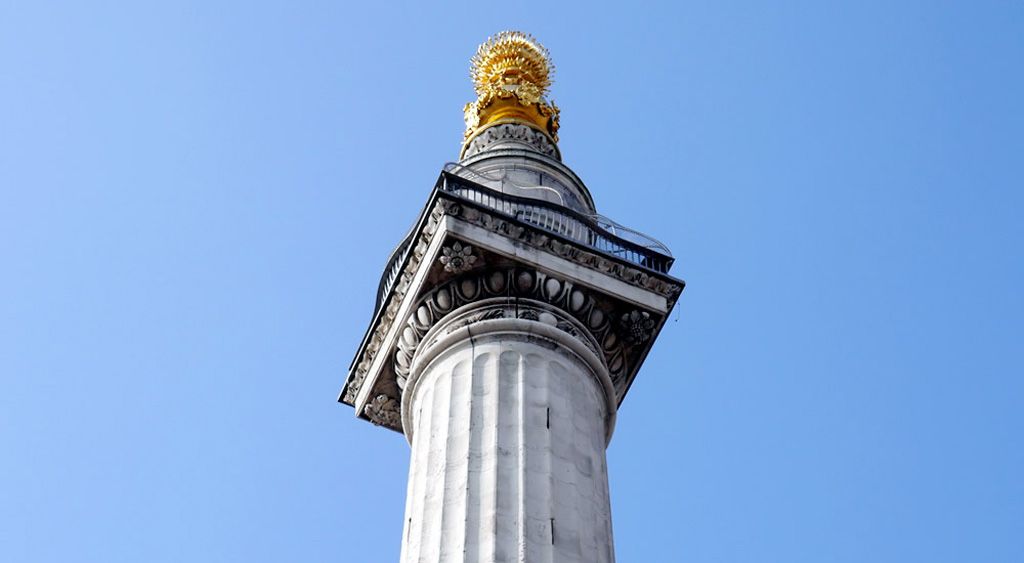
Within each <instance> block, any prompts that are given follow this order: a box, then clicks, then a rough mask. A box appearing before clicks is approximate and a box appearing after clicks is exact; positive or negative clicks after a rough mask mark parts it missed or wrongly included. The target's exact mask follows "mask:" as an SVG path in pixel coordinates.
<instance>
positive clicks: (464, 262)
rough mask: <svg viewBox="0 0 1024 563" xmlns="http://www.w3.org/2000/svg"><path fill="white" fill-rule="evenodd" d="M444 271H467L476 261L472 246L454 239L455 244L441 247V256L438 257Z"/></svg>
mask: <svg viewBox="0 0 1024 563" xmlns="http://www.w3.org/2000/svg"><path fill="white" fill-rule="evenodd" d="M438 261H439V262H441V265H442V266H444V271H446V272H448V273H451V274H461V273H463V272H468V271H469V270H470V269H471V268H472V267H473V264H474V263H476V256H474V255H473V247H472V246H470V245H468V244H466V245H464V244H462V243H461V242H459V241H455V244H453V245H451V246H446V247H444V248H442V249H441V257H440V258H438Z"/></svg>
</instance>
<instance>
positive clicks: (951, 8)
mask: <svg viewBox="0 0 1024 563" xmlns="http://www.w3.org/2000/svg"><path fill="white" fill-rule="evenodd" d="M137 4H138V3H129V2H124V3H121V4H115V3H106V2H95V3H94V2H89V3H86V2H76V3H67V4H64V5H59V4H51V3H49V2H40V1H32V2H28V1H25V2H17V3H12V2H8V3H5V4H3V5H2V6H0V268H2V270H0V273H2V275H0V383H2V388H0V560H2V561H10V562H19V563H20V562H30V563H34V562H47V563H49V562H61V563H66V562H72V561H74V562H78V561H83V562H101V563H108V562H133V563H135V562H139V561H145V562H147V563H156V562H184V561H188V562H218V563H219V562H235V561H237V562H246V563H251V562H285V561H287V562H292V561H294V562H320V561H322V562H337V561H343V562H349V563H387V562H391V561H397V558H398V552H399V544H400V536H401V527H402V512H403V507H404V496H405V479H406V468H407V462H408V447H407V445H406V443H405V441H404V439H403V438H402V437H401V436H399V435H398V434H393V433H389V432H386V431H383V430H381V429H378V428H375V427H373V426H371V425H369V424H366V423H362V422H358V421H356V420H354V419H353V418H352V414H353V413H352V410H351V409H350V408H349V407H346V406H343V405H340V404H337V403H335V398H336V395H337V392H338V390H339V389H340V387H341V385H342V382H343V380H344V377H345V374H346V369H347V367H348V363H349V361H350V360H351V357H352V354H353V353H354V351H355V349H356V346H357V345H358V342H359V339H360V338H361V336H362V334H363V331H364V329H365V327H366V324H367V322H368V320H369V317H370V314H371V309H372V306H373V298H374V292H375V290H376V287H377V281H378V276H379V274H380V271H381V269H382V266H383V263H384V261H385V259H386V256H387V254H388V252H389V251H390V249H391V248H392V247H393V245H394V244H395V243H396V242H397V241H398V239H399V238H400V237H401V236H402V234H403V233H404V232H405V230H406V229H407V228H408V226H409V224H410V223H411V222H412V220H413V219H414V218H415V216H416V214H417V213H418V211H419V209H420V207H421V206H422V204H423V202H424V200H425V198H426V197H427V195H428V193H429V191H430V188H431V186H432V184H433V182H434V180H435V178H436V176H437V173H438V172H439V170H440V169H441V166H442V165H443V164H444V163H445V162H446V161H450V160H453V159H454V158H455V157H456V155H457V151H458V148H459V141H460V139H461V135H462V127H463V125H462V121H461V119H462V105H463V104H464V103H465V102H467V101H470V100H471V99H472V89H471V85H470V83H469V81H468V78H467V65H468V59H469V57H470V55H471V54H472V53H473V51H474V49H475V48H476V45H477V44H478V43H480V42H481V41H482V40H483V39H485V38H486V37H487V36H488V35H489V34H492V33H494V32H496V31H499V30H501V29H505V28H518V29H522V30H525V31H528V32H531V33H533V34H535V35H536V36H537V37H538V38H540V40H541V41H542V42H544V43H545V45H546V46H547V47H548V48H549V49H550V50H551V52H552V54H553V57H554V59H555V63H556V65H557V66H558V72H557V74H556V83H555V86H554V90H553V98H554V99H555V101H556V102H557V103H558V104H559V105H560V106H561V107H562V110H563V118H562V126H563V129H562V141H561V147H562V150H563V153H564V155H565V160H566V162H567V163H568V164H569V165H571V166H572V167H573V168H574V169H575V170H576V171H577V172H578V173H579V174H580V175H581V176H582V177H583V178H584V179H585V180H586V181H587V182H588V184H589V186H590V189H591V191H592V192H593V195H594V197H595V199H596V201H597V204H598V208H599V209H600V211H602V212H603V213H605V214H607V215H609V216H611V217H613V218H616V219H617V220H619V221H620V222H622V223H624V224H627V225H630V226H635V227H636V228H638V229H640V230H643V231H645V232H648V233H650V234H651V235H653V236H655V237H657V238H659V239H661V240H663V241H664V242H666V243H667V244H668V245H669V246H670V247H671V248H672V249H673V250H674V252H675V255H676V257H677V259H678V260H677V263H676V269H675V270H674V273H675V274H676V275H678V276H680V277H682V278H684V279H686V281H687V282H688V287H687V290H686V291H685V292H684V293H683V296H682V299H681V300H680V302H679V305H678V307H677V309H676V311H675V312H674V313H673V315H672V320H671V321H670V322H669V323H668V324H667V325H666V328H665V330H664V332H663V333H662V335H661V338H660V340H659V342H658V343H657V345H656V346H655V348H654V350H653V352H652V354H651V356H650V358H649V360H648V362H647V364H646V365H645V367H644V369H643V371H642V372H641V374H640V378H639V379H638V381H637V383H636V384H635V385H634V386H633V388H632V391H631V393H630V396H629V397H628V398H627V400H626V402H625V404H624V406H623V408H622V410H621V412H620V416H619V423H618V427H617V431H616V435H615V438H614V440H613V442H612V445H611V448H610V449H609V454H608V455H609V465H610V471H611V487H612V496H613V498H612V502H613V511H614V527H615V535H616V543H617V545H616V548H617V553H618V558H619V560H620V561H622V562H624V563H637V562H655V563H657V562H677V561H678V562H686V563H705V562H706V563H710V562H725V563H742V562H757V563H769V562H785V563H823V562H829V563H831V562H849V563H864V562H869V561H870V562H872V563H906V562H908V561H921V562H928V563H944V562H958V563H959V562H972V563H973V562H984V563H993V562H1012V561H1020V558H1021V554H1022V553H1024V477H1022V475H1024V438H1022V436H1024V361H1022V350H1024V346H1022V342H1021V339H1022V333H1024V320H1022V319H1024V299H1022V294H1024V292H1022V290H1021V284H1022V281H1021V280H1022V276H1024V260H1022V246H1024V228H1022V226H1021V219H1022V216H1024V205H1022V204H1024V195H1022V189H1024V108H1022V100H1024V75H1022V68H1024V66H1022V65H1024V63H1022V61H1024V5H1022V4H1021V3H1020V2H1014V1H1009V0H1007V1H1003V2H966V1H965V2H959V3H954V2H923V1H922V2H845V3H838V2H837V3H827V2H810V1H808V2H764V3H745V2H672V3H664V4H662V5H658V6H655V5H630V4H629V3H622V4H619V5H614V6H613V5H601V4H599V3H593V2H590V3H581V4H576V5H573V6H570V5H563V4H561V3H558V4H557V5H556V3H509V2H500V3H499V2H490V3H489V2H472V3H465V4H458V5H456V4H452V5H446V6H442V5H440V4H433V3H429V4H428V3H421V4H409V5H406V6H389V5H388V3H386V2H353V3H342V2H282V3H280V4H277V5H270V4H264V3H253V2H236V3H213V2H175V3H170V2H168V3H163V4H157V3H152V4H150V5H147V6H145V7H142V6H139V5H137Z"/></svg>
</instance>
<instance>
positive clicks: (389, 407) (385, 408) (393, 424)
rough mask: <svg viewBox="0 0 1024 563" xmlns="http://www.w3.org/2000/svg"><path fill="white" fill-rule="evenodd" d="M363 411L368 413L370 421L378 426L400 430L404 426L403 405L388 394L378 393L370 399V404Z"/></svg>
mask: <svg viewBox="0 0 1024 563" xmlns="http://www.w3.org/2000/svg"><path fill="white" fill-rule="evenodd" d="M363 412H364V413H366V417H367V418H369V419H370V422H372V423H374V424H376V425H377V426H387V427H388V428H395V429H399V430H400V429H401V428H402V405H401V403H399V402H398V399H395V398H392V397H389V396H387V395H377V396H376V397H374V398H373V400H372V401H370V404H368V405H366V408H365V409H363Z"/></svg>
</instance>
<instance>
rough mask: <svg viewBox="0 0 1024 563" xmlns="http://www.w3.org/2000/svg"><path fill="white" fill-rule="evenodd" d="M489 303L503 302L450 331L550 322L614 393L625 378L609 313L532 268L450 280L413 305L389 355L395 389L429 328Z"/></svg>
mask: <svg viewBox="0 0 1024 563" xmlns="http://www.w3.org/2000/svg"><path fill="white" fill-rule="evenodd" d="M495 298H498V299H503V300H504V304H495V305H492V306H489V307H486V308H483V309H482V310H480V311H476V310H474V312H473V315H475V316H467V318H466V319H465V321H464V322H462V323H461V324H460V323H459V322H455V323H453V324H452V327H454V328H459V327H462V326H465V325H466V324H470V323H472V322H478V321H479V320H481V319H483V318H521V319H526V320H533V321H537V322H543V323H545V324H552V322H553V323H554V324H552V326H556V327H557V328H559V329H561V330H563V331H565V332H568V333H569V334H572V335H573V336H575V337H577V338H578V339H580V340H581V341H582V342H583V343H584V344H586V345H587V346H588V347H590V348H591V349H592V350H593V351H594V352H595V353H596V354H597V355H598V357H601V358H603V359H604V362H605V365H606V366H607V367H608V372H609V375H610V377H611V380H612V383H613V384H614V385H615V387H616V388H618V387H619V384H620V383H621V382H622V378H623V376H624V374H625V369H624V368H625V367H626V355H627V351H628V348H629V347H630V344H629V343H628V342H626V341H625V339H623V338H621V337H620V335H619V331H618V330H614V328H615V327H614V326H613V324H612V322H611V318H612V316H613V313H612V312H611V311H608V310H605V309H604V308H602V307H601V306H599V305H598V304H597V302H596V301H595V300H594V298H593V297H591V295H590V294H589V292H587V291H584V290H581V289H579V288H577V287H575V286H574V285H573V283H572V282H569V281H565V280H562V279H559V278H556V277H553V276H549V275H547V274H545V273H543V272H538V271H536V270H532V269H508V270H497V271H491V272H485V273H481V274H475V275H474V274H470V275H466V276H463V277H460V278H457V279H454V280H452V281H450V282H448V283H446V284H443V285H441V286H439V287H437V288H436V289H434V290H433V291H431V292H430V293H427V294H426V295H424V296H423V297H422V298H420V300H419V301H417V303H416V305H415V307H414V312H413V314H411V315H410V316H409V319H408V320H407V321H406V323H405V327H404V328H403V329H402V333H401V338H399V341H398V346H397V350H396V351H395V357H394V370H395V374H396V376H397V383H398V386H399V388H402V389H404V388H405V384H406V382H407V381H408V379H409V375H410V369H411V367H412V362H413V358H414V357H415V355H416V351H417V349H418V348H419V346H420V344H421V342H422V340H423V337H424V336H425V335H426V334H427V332H429V331H430V329H431V328H432V327H433V326H434V325H435V324H437V323H438V322H441V320H442V319H445V318H446V317H447V316H448V315H449V314H450V313H452V312H453V311H455V310H456V309H458V308H460V307H462V306H464V305H467V304H470V303H475V302H478V301H484V300H494V299H495ZM520 298H525V300H521V299H520ZM527 300H528V301H527ZM534 302H539V304H540V305H544V304H547V305H550V306H552V307H554V308H555V309H557V311H561V312H562V313H564V314H566V315H568V316H570V317H572V318H575V319H576V320H577V321H579V322H580V326H581V327H583V329H585V330H586V331H587V332H588V334H587V335H586V336H585V337H584V335H582V334H580V331H579V330H578V329H577V328H576V327H573V326H571V325H570V324H568V323H562V325H564V326H562V325H559V323H558V320H557V318H556V317H555V316H554V315H552V313H551V311H550V310H548V309H547V308H546V307H543V306H537V305H533V303H534ZM520 311H522V313H523V314H522V315H520V314H519V312H520ZM486 315H491V316H490V317H486ZM648 318H649V317H648ZM446 322H448V321H446ZM454 328H451V329H450V330H454Z"/></svg>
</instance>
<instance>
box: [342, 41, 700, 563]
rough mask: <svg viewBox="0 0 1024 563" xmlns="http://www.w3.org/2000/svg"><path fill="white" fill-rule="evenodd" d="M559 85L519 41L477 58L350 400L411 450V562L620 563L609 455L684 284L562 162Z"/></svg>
mask: <svg viewBox="0 0 1024 563" xmlns="http://www.w3.org/2000/svg"><path fill="white" fill-rule="evenodd" d="M552 74H553V67H552V64H551V59H550V56H549V54H548V52H547V50H546V49H544V47H542V46H541V45H540V43H538V42H537V40H536V39H534V38H533V37H531V36H529V35H526V34H524V33H519V32H502V33H499V34H498V35H496V36H495V37H493V38H490V39H488V40H487V41H486V42H485V43H484V44H482V45H481V46H480V48H479V50H478V51H477V53H476V55H475V56H474V57H473V59H472V63H471V75H472V79H473V83H474V86H475V89H476V94H477V99H476V101H474V102H472V103H469V104H467V105H466V107H465V120H466V134H465V138H464V139H463V143H462V150H461V153H460V155H459V162H458V163H450V164H448V165H446V166H445V167H444V169H443V171H442V172H441V174H440V177H439V178H438V180H437V182H436V183H435V185H434V189H433V191H432V192H431V193H430V195H429V197H428V198H427V202H426V205H425V206H424V208H423V211H422V213H421V214H420V216H419V218H418V219H417V220H416V222H415V224H414V225H413V227H412V229H411V230H410V231H409V233H408V234H407V235H406V236H405V238H404V239H403V240H402V241H401V243H399V244H398V246H397V247H396V248H395V250H394V252H392V254H391V257H390V258H389V260H388V262H387V265H386V267H385V269H384V273H383V276H382V278H381V282H380V286H379V288H378V291H377V297H376V299H377V301H376V311H375V313H374V315H373V319H372V321H371V322H370V326H369V328H368V329H367V331H366V336H365V337H364V338H363V341H362V343H361V344H360V345H359V349H358V351H357V352H356V355H355V359H354V360H353V362H352V365H351V368H350V369H349V373H348V377H347V379H346V381H345V385H344V388H343V389H342V391H341V396H340V397H339V400H340V401H341V402H343V403H345V404H348V405H351V406H353V407H354V408H355V412H356V416H358V417H359V418H362V419H365V420H368V421H370V422H372V423H374V424H377V425H379V426H382V427H384V428H387V429H389V430H393V431H396V432H402V433H403V434H404V435H405V437H406V439H407V440H408V441H409V443H410V444H411V449H412V452H411V460H410V467H409V481H408V492H407V500H406V509H405V520H404V531H403V533H402V537H401V542H402V555H401V561H402V562H403V563H456V562H458V563H463V562H465V563H484V562H488V563H491V562H507V563H513V562H520V563H534V562H536V563H540V562H554V563H562V562H570V561H573V562H581V563H605V562H612V561H614V560H615V554H614V547H613V542H612V524H611V506H610V502H609V493H608V473H607V465H606V461H605V449H606V447H607V445H608V442H609V440H610V439H611V437H612V430H613V428H614V426H615V415H616V411H617V410H618V406H619V404H621V403H622V400H623V399H624V398H625V396H626V393H627V391H629V388H630V385H632V384H633V381H634V379H635V378H636V375H637V372H638V370H639V369H640V366H641V365H642V364H643V362H644V358H645V357H646V356H647V353H648V352H649V351H650V349H651V346H652V345H653V343H654V341H655V339H656V337H657V335H658V333H659V331H660V330H661V327H662V325H663V324H664V322H665V319H666V318H667V316H668V314H669V312H670V311H671V309H672V307H673V305H674V304H675V301H676V299H677V298H678V297H679V294H680V292H681V291H682V289H683V282H682V281H680V280H678V279H676V278H673V277H671V276H670V275H669V274H668V271H669V268H670V267H671V266H672V261H673V259H672V257H671V253H670V252H669V250H668V249H667V248H666V247H665V246H664V245H662V244H660V243H658V242H657V241H655V240H654V239H652V238H650V237H647V236H644V235H642V234H640V233H638V232H637V231H634V230H631V229H628V228H626V227H623V226H622V225H619V224H618V223H615V222H614V221H611V220H610V219H608V218H606V217H604V216H602V215H599V214H598V213H597V209H596V207H595V206H594V201H593V199H592V198H591V195H590V192H589V191H588V190H587V187H586V186H585V185H584V184H583V181H582V180H580V178H579V177H577V176H576V174H574V173H573V171H572V170H571V169H569V168H568V167H567V166H566V165H564V164H563V163H562V160H561V153H560V151H559V148H558V127H559V124H558V116H559V110H558V107H557V106H555V104H554V103H553V102H551V101H549V100H548V98H547V97H546V96H547V93H548V90H549V88H550V86H551V79H552ZM623 189H625V188H623ZM628 189H631V190H638V191H637V195H638V196H639V195H641V192H640V191H639V190H642V187H636V186H630V187H629V188H628ZM397 539H398V538H396V540H397Z"/></svg>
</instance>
